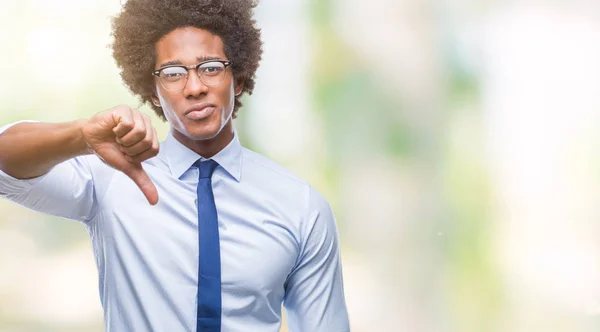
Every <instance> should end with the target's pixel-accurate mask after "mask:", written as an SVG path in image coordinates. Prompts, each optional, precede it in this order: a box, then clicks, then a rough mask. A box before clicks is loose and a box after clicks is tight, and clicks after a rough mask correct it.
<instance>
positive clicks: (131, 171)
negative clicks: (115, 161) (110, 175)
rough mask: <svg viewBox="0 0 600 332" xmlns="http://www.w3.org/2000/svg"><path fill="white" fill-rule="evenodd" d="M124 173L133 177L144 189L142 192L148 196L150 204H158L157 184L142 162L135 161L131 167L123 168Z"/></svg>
mask: <svg viewBox="0 0 600 332" xmlns="http://www.w3.org/2000/svg"><path fill="white" fill-rule="evenodd" d="M123 173H125V175H127V176H128V177H129V178H130V179H132V180H133V182H135V184H136V185H137V186H138V187H139V188H140V189H141V190H142V193H143V194H144V196H146V199H147V200H148V203H150V205H156V204H157V203H158V191H157V190H156V186H155V185H154V183H153V182H152V180H150V177H149V176H148V174H147V173H146V171H144V168H143V167H142V164H140V163H134V164H132V166H131V167H128V168H127V169H125V170H123Z"/></svg>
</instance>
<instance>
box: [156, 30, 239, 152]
mask: <svg viewBox="0 0 600 332" xmlns="http://www.w3.org/2000/svg"><path fill="white" fill-rule="evenodd" d="M211 58H215V59H221V60H228V59H227V56H226V55H225V51H224V48H223V41H222V40H221V38H220V37H219V36H217V35H214V34H212V33H210V32H208V31H206V30H202V29H198V28H195V27H186V28H179V29H176V30H174V31H172V32H170V33H168V34H167V35H165V36H164V37H163V38H162V39H160V40H159V41H158V42H157V43H156V66H155V69H158V68H160V67H162V66H164V65H165V64H168V63H177V64H183V65H185V66H191V65H196V64H198V63H200V62H202V61H203V60H206V59H211ZM225 75H226V76H225V79H224V80H223V82H221V83H220V84H219V85H216V86H206V85H204V84H203V83H202V82H201V81H200V78H199V77H198V73H197V72H196V70H195V69H191V70H190V71H189V72H188V81H187V84H186V86H185V88H184V89H183V90H181V91H167V90H166V89H165V88H164V87H163V86H162V85H161V84H160V82H159V79H158V78H155V91H156V93H155V94H154V95H153V96H152V102H153V103H154V104H155V105H157V106H160V107H162V109H163V112H164V114H165V117H166V118H167V120H168V121H169V124H170V125H171V129H172V133H173V136H174V137H175V139H177V140H178V141H179V142H181V143H182V144H183V145H185V146H186V147H188V148H189V149H190V150H192V151H194V152H196V153H198V154H199V155H201V156H202V157H205V158H211V157H212V156H214V155H215V154H217V153H218V152H219V151H221V150H222V149H223V148H225V147H226V146H227V145H228V144H229V143H230V142H231V140H232V139H233V124H232V119H231V115H232V113H233V106H234V97H235V96H236V95H238V94H240V93H241V92H242V89H243V82H241V81H240V80H237V81H236V80H235V79H234V78H233V75H232V73H231V69H230V67H228V68H227V69H226V74H225ZM191 109H197V112H195V113H196V114H195V115H194V114H193V113H194V112H192V113H188V112H189V111H190V110H191ZM200 109H202V110H200Z"/></svg>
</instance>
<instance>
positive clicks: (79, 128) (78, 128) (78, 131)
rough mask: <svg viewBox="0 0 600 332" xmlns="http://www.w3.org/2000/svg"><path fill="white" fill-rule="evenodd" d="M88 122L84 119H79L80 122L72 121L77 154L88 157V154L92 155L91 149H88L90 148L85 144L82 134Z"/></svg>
mask: <svg viewBox="0 0 600 332" xmlns="http://www.w3.org/2000/svg"><path fill="white" fill-rule="evenodd" d="M87 123H88V120H85V119H81V120H75V121H73V123H72V124H73V126H74V129H75V135H76V137H75V140H74V142H76V144H77V152H78V153H77V154H78V155H88V154H93V151H92V149H91V148H90V146H89V145H88V144H87V140H86V139H85V135H84V134H83V130H84V128H85V126H86V125H87Z"/></svg>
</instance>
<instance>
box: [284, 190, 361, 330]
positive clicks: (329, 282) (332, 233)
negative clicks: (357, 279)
mask: <svg viewBox="0 0 600 332" xmlns="http://www.w3.org/2000/svg"><path fill="white" fill-rule="evenodd" d="M309 206H310V209H309V211H310V213H309V216H308V220H307V221H308V222H307V224H306V225H305V231H304V232H305V234H306V235H305V240H304V244H303V246H302V248H301V255H300V257H299V261H298V263H297V265H296V267H295V268H294V270H293V271H292V273H291V274H290V276H289V277H288V280H287V282H286V285H285V291H286V294H285V298H284V307H285V311H286V316H287V321H288V327H289V330H290V332H303V331H311V332H348V331H350V324H349V319H348V312H347V309H346V301H345V297H344V285H343V278H342V264H341V259H340V249H339V236H338V230H337V226H336V223H335V217H334V215H333V212H332V210H331V206H330V205H329V203H328V202H327V200H326V199H325V198H324V197H323V196H322V195H320V194H319V193H318V192H317V191H316V190H314V189H312V188H311V190H310V205H309Z"/></svg>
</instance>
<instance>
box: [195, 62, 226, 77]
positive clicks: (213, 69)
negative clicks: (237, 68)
mask: <svg viewBox="0 0 600 332" xmlns="http://www.w3.org/2000/svg"><path fill="white" fill-rule="evenodd" d="M198 70H199V71H201V72H202V74H204V75H207V76H215V75H219V74H220V73H222V72H223V71H224V70H225V66H224V65H223V64H222V63H221V62H217V61H215V62H207V63H204V64H202V65H201V66H200V68H198Z"/></svg>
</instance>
